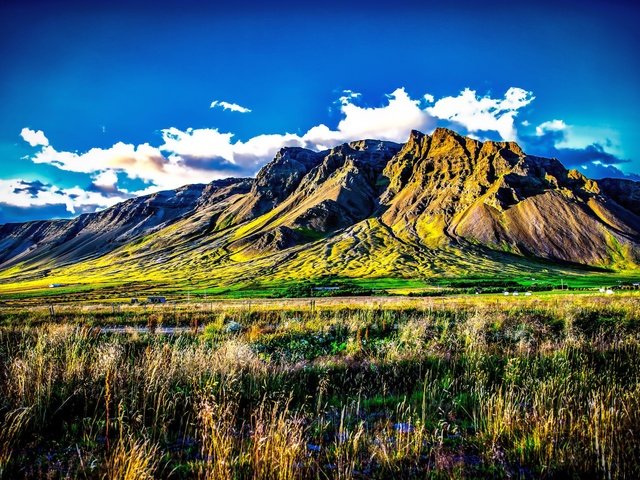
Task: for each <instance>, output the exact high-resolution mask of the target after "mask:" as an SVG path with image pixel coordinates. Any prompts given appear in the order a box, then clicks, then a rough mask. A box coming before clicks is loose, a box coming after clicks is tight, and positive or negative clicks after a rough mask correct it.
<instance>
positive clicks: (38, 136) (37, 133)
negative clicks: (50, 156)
mask: <svg viewBox="0 0 640 480" xmlns="http://www.w3.org/2000/svg"><path fill="white" fill-rule="evenodd" d="M20 136H21V137H22V138H23V139H24V140H25V141H26V142H28V143H29V145H31V146H32V147H37V146H40V145H44V146H46V145H49V139H48V138H47V137H45V136H44V132H43V131H42V130H31V129H30V128H26V127H25V128H23V129H22V130H21V131H20Z"/></svg>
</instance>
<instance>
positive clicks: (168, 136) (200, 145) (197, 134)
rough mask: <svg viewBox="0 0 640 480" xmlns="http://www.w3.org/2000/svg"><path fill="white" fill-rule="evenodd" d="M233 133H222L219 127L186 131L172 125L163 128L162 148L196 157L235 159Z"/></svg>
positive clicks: (177, 153)
mask: <svg viewBox="0 0 640 480" xmlns="http://www.w3.org/2000/svg"><path fill="white" fill-rule="evenodd" d="M232 137H233V134H232V133H220V132H219V131H218V129H217V128H199V129H193V128H188V129H187V130H186V131H184V132H183V131H182V130H179V129H177V128H174V127H171V128H166V129H164V130H162V139H163V140H164V145H162V146H161V147H160V150H162V151H165V152H171V153H174V154H176V155H185V156H189V157H195V158H214V157H221V158H224V159H225V160H229V161H233V148H232V146H231V138H232Z"/></svg>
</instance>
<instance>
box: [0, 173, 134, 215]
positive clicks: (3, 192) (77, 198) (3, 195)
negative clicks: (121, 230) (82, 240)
mask: <svg viewBox="0 0 640 480" xmlns="http://www.w3.org/2000/svg"><path fill="white" fill-rule="evenodd" d="M123 200H126V198H124V197H119V196H105V195H103V194H101V193H97V192H90V191H86V190H83V189H82V188H80V187H73V188H58V187H56V186H53V185H45V184H43V183H40V182H26V181H24V180H20V179H8V180H0V203H4V204H7V205H12V206H16V207H23V208H30V207H44V206H50V205H64V206H65V207H66V209H67V211H68V212H69V213H71V214H75V213H78V211H82V210H83V208H86V207H87V206H90V207H92V209H93V210H95V209H96V208H106V207H110V206H112V205H115V204H116V203H118V202H121V201H123Z"/></svg>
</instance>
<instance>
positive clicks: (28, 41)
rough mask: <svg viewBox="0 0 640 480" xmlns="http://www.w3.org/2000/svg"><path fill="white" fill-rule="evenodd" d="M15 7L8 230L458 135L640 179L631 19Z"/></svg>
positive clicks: (4, 219) (10, 51)
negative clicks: (292, 165)
mask: <svg viewBox="0 0 640 480" xmlns="http://www.w3.org/2000/svg"><path fill="white" fill-rule="evenodd" d="M214 3H218V2H196V1H193V0H192V1H188V0H187V1H183V2H167V1H166V0H159V1H155V2H148V3H147V2H142V1H136V0H133V1H129V2H122V1H120V0H114V1H111V2H103V1H101V2H93V1H85V2H82V3H81V4H75V3H72V2H61V1H55V0H50V1H48V2H46V1H28V0H23V1H20V2H15V1H13V0H11V1H6V0H5V2H3V3H2V6H0V72H1V73H0V166H1V169H0V224H1V223H8V222H21V221H30V220H38V219H51V218H70V217H73V216H77V215H79V214H82V213H87V212H93V211H96V210H101V209H104V208H107V207H109V206H111V205H113V204H115V203H118V202H120V201H122V200H125V199H127V198H131V197H132V196H137V195H142V194H148V193H153V192H156V191H160V190H166V189H173V188H177V187H179V186H181V185H185V184H191V183H207V182H210V181H212V180H215V179H218V178H224V177H229V176H234V177H246V176H253V175H255V173H256V172H257V171H258V170H259V169H260V167H262V166H263V165H264V164H265V163H267V162H268V161H270V160H271V159H272V158H273V156H274V155H275V153H276V152H277V151H278V150H279V149H280V148H282V147H284V146H303V147H306V148H311V149H316V150H321V149H325V148H330V147H333V146H335V145H338V144H341V143H344V142H348V141H352V140H358V139H363V138H377V139H384V140H390V141H395V142H404V141H406V139H407V138H408V135H409V132H410V131H411V130H412V129H417V130H421V131H423V132H426V133H429V132H431V131H432V130H433V129H434V128H436V127H438V126H444V127H449V128H452V129H454V130H456V131H458V132H460V133H462V134H466V135H470V136H472V137H474V138H477V139H480V140H509V141H517V142H518V143H519V144H520V145H521V146H522V147H523V148H524V149H525V151H526V152H527V153H529V154H533V155H540V156H548V157H555V158H558V159H559V160H561V161H562V162H563V163H564V164H565V166H567V167H568V168H577V169H579V170H580V171H581V172H583V173H584V174H585V175H587V176H589V177H591V178H602V177H611V176H614V177H628V178H631V179H635V180H640V176H638V175H639V174H640V142H639V141H637V139H636V136H637V132H638V125H639V124H640V122H639V121H640V108H639V107H640V93H639V90H638V86H639V85H640V55H638V52H639V51H640V29H638V28H637V25H638V21H639V20H640V7H634V6H632V5H631V2H624V3H622V2H621V3H619V4H616V3H615V2H613V3H612V2H609V3H605V2H588V1H583V2H575V3H574V2H565V1H562V0H558V1H554V2H549V3H545V2H535V3H529V2H522V3H519V4H517V5H514V2H490V1H488V2H470V1H466V0H462V1H458V2H428V1H421V2H417V1H416V2H413V1H407V2H404V1H402V0H397V1H395V2H388V3H386V4H376V3H374V2H371V1H370V2H361V1H354V2H348V5H347V6H345V5H344V3H347V2H337V1H333V0H328V1H325V2H318V3H314V4H312V5H302V4H298V3H287V2H277V1H276V2H262V3H257V2H255V3H254V2H248V1H242V0H239V1H235V2H232V5H230V6H229V5H227V6H224V7H221V6H217V5H214Z"/></svg>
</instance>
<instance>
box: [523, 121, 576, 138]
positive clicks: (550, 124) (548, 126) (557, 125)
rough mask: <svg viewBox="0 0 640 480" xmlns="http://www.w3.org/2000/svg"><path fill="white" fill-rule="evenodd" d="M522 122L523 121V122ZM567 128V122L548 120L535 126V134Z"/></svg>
mask: <svg viewBox="0 0 640 480" xmlns="http://www.w3.org/2000/svg"><path fill="white" fill-rule="evenodd" d="M523 124H524V123H523ZM566 129H567V124H566V123H564V121H562V120H549V121H547V122H542V123H541V124H540V125H538V126H537V127H536V135H537V136H539V137H541V136H542V135H545V134H546V133H548V132H562V131H564V130H566Z"/></svg>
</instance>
